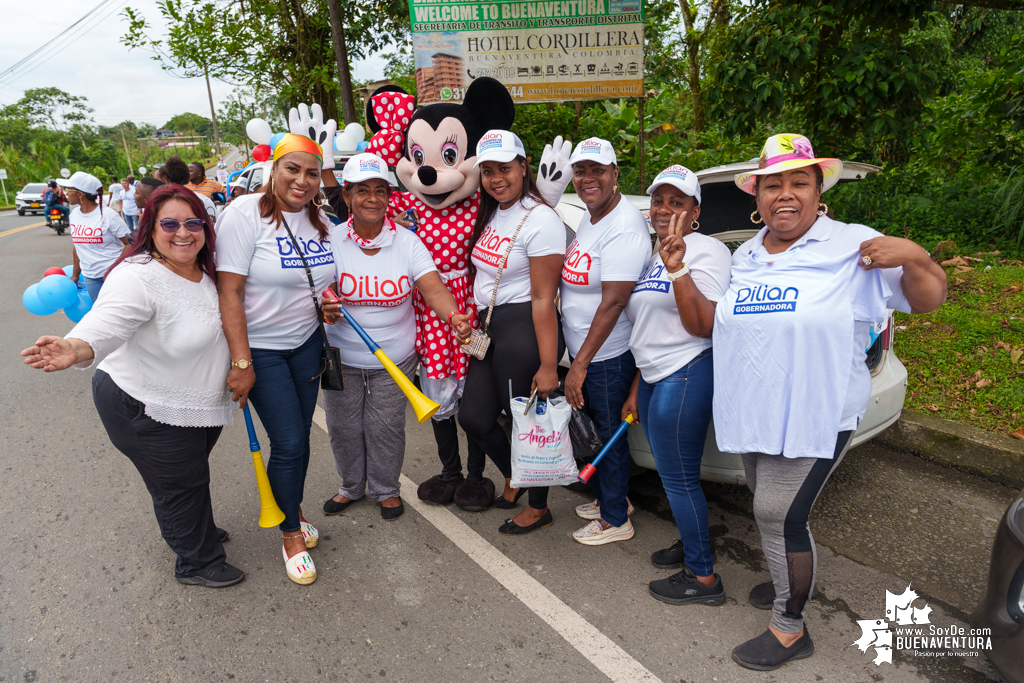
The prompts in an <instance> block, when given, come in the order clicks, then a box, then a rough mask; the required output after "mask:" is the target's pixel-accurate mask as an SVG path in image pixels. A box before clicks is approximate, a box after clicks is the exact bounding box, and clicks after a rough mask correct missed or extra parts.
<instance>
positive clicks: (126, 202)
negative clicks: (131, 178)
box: [121, 185, 139, 216]
mask: <svg viewBox="0 0 1024 683" xmlns="http://www.w3.org/2000/svg"><path fill="white" fill-rule="evenodd" d="M121 211H123V212H124V215H125V216H134V215H136V214H138V213H139V207H138V206H136V205H135V186H134V185H129V186H128V189H127V190H126V189H124V188H123V187H122V188H121Z"/></svg>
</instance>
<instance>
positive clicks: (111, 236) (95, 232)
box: [68, 206, 131, 278]
mask: <svg viewBox="0 0 1024 683" xmlns="http://www.w3.org/2000/svg"><path fill="white" fill-rule="evenodd" d="M68 224H69V225H70V226H71V241H72V242H73V243H74V245H75V252H76V253H77V254H78V265H79V267H80V268H81V269H82V275H85V276H86V277H91V278H101V277H103V276H104V275H105V274H106V272H107V269H108V268H110V266H112V265H114V261H116V260H117V257H118V256H120V255H121V252H122V251H123V250H124V244H123V243H122V242H121V238H122V237H127V236H128V235H130V234H131V232H130V231H129V230H128V225H127V224H126V223H125V222H124V221H123V220H121V217H120V216H118V215H117V212H116V211H113V210H111V209H110V208H109V207H108V208H107V209H106V210H105V211H103V213H102V214H101V213H100V207H99V206H97V207H96V208H95V209H93V210H92V211H90V212H89V213H83V212H82V207H81V206H73V207H71V213H70V214H69V215H68Z"/></svg>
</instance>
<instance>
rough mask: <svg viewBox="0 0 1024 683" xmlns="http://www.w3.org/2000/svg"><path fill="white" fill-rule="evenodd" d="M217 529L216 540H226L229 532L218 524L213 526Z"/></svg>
mask: <svg viewBox="0 0 1024 683" xmlns="http://www.w3.org/2000/svg"><path fill="white" fill-rule="evenodd" d="M214 528H215V529H216V530H217V540H218V541H220V542H221V543H223V542H224V541H226V540H228V537H229V534H228V530H227V529H221V528H220V527H219V526H218V527H214Z"/></svg>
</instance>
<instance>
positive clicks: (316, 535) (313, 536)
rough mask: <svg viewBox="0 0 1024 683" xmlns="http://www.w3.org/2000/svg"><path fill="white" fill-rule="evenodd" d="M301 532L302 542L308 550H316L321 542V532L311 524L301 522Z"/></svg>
mask: <svg viewBox="0 0 1024 683" xmlns="http://www.w3.org/2000/svg"><path fill="white" fill-rule="evenodd" d="M299 530H300V531H302V541H303V542H304V543H305V544H306V547H307V548H315V547H316V544H317V543H319V542H320V532H319V531H317V530H316V527H315V526H313V525H312V524H310V523H309V522H299Z"/></svg>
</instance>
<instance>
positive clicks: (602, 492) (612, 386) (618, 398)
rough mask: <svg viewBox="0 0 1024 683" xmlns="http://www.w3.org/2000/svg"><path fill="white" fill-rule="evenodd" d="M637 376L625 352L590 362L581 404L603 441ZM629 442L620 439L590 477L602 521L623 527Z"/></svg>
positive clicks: (613, 427)
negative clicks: (599, 506) (588, 412)
mask: <svg viewBox="0 0 1024 683" xmlns="http://www.w3.org/2000/svg"><path fill="white" fill-rule="evenodd" d="M635 375H636V361H635V360H633V354H632V352H630V351H626V352H625V353H624V354H622V355H621V356H616V357H615V358H609V359H608V360H603V361H598V362H596V363H591V364H590V366H589V367H588V368H587V378H586V379H585V380H583V403H584V405H585V406H586V407H587V408H588V409H589V410H590V416H591V417H592V418H594V424H596V425H597V429H598V431H600V432H601V438H602V439H604V440H605V441H606V442H607V441H608V439H610V438H611V437H612V434H614V433H615V430H616V429H618V428H619V423H620V422H622V419H621V418H622V404H623V403H625V402H626V398H628V397H629V388H630V386H632V384H633V377H634V376H635ZM631 464H632V460H631V459H630V457H629V442H628V441H627V440H626V437H625V436H623V437H622V438H621V439H619V440H618V441H617V442H616V443H615V445H614V446H612V449H611V450H610V451H609V452H608V453H607V454H606V455H605V456H604V458H602V459H601V462H599V463H597V472H595V473H594V476H593V477H591V478H590V488H591V489H593V490H594V497H595V498H597V500H598V502H599V503H601V519H603V520H604V521H606V522H608V523H609V524H611V525H612V526H622V525H623V524H625V523H626V522H627V521H628V520H629V517H628V516H627V515H626V508H627V504H626V496H627V495H628V494H629V469H630V466H631Z"/></svg>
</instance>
